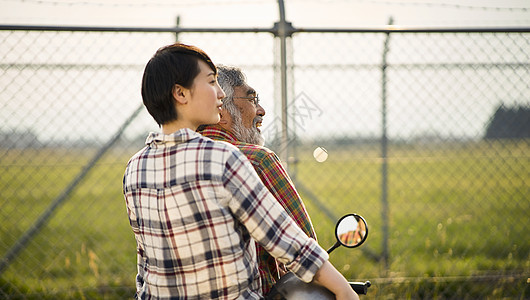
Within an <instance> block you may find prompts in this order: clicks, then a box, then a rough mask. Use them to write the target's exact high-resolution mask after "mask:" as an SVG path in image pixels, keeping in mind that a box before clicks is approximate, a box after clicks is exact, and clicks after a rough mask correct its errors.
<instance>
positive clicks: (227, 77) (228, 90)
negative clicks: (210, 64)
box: [217, 65, 247, 116]
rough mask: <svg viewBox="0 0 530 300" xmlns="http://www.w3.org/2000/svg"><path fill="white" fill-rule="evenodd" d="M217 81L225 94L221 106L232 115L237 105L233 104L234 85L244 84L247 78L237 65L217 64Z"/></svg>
mask: <svg viewBox="0 0 530 300" xmlns="http://www.w3.org/2000/svg"><path fill="white" fill-rule="evenodd" d="M217 81H218V82H219V85H220V86H221V88H222V89H223V91H224V92H225V94H226V97H225V98H224V99H223V108H224V109H226V110H227V111H228V112H229V113H230V115H232V116H233V115H234V112H235V111H237V107H236V106H235V105H234V87H236V86H242V85H244V84H245V83H246V82H247V78H246V76H245V74H243V72H242V71H241V69H240V68H238V67H233V66H225V65H218V66H217Z"/></svg>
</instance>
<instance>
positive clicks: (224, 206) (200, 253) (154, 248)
mask: <svg viewBox="0 0 530 300" xmlns="http://www.w3.org/2000/svg"><path fill="white" fill-rule="evenodd" d="M146 143H147V147H145V148H144V149H142V150H141V151H139V152H138V153H137V154H135V155H134V156H133V157H132V158H131V160H130V161H129V163H128V165H127V169H126V171H125V176H124V179H123V189H124V195H125V200H126V204H127V212H128V214H129V221H130V223H131V226H132V228H133V231H134V234H135V238H136V241H137V248H138V249H137V254H138V274H137V280H136V285H137V296H138V297H139V298H140V299H148V298H149V299H151V298H156V299H180V298H186V299H211V298H221V299H236V298H239V299H259V298H260V297H261V283H260V280H259V272H258V264H257V259H256V249H255V246H254V242H253V240H252V239H254V240H256V241H257V242H258V243H259V244H261V245H262V246H263V247H264V248H265V249H266V250H267V251H269V252H270V253H271V254H272V255H274V256H275V257H276V258H277V259H278V260H279V261H281V262H282V263H284V264H286V266H287V268H288V269H290V270H291V271H293V273H295V274H296V275H297V276H299V277H300V278H301V279H302V280H304V281H306V282H309V281H311V280H312V279H313V276H314V274H315V273H316V271H317V270H318V269H319V268H320V266H321V265H322V264H323V263H324V261H325V260H327V259H328V255H327V253H326V251H325V250H323V249H322V248H321V247H320V246H318V244H317V243H316V241H315V240H314V239H311V238H308V237H307V235H306V234H305V233H304V232H303V231H302V230H301V229H300V228H299V227H298V226H297V225H296V224H295V223H294V222H293V220H292V219H291V218H290V217H289V216H288V214H287V213H286V212H285V210H284V209H283V208H282V207H281V206H280V204H278V202H277V201H276V200H275V199H274V197H273V196H272V195H271V194H270V192H269V191H268V190H267V188H266V187H265V186H264V185H263V184H262V183H261V181H260V179H259V177H258V175H257V174H256V172H255V171H254V169H253V168H252V166H251V164H250V163H249V161H248V160H247V158H246V157H245V156H244V155H243V154H242V153H241V152H239V151H238V150H237V148H236V147H234V146H232V145H230V144H228V143H223V142H216V141H213V140H211V139H209V138H205V137H203V136H201V135H200V134H198V133H196V132H194V131H192V130H190V129H182V130H179V131H177V132H175V133H173V134H170V135H163V134H154V133H152V134H150V135H149V137H148V138H147V141H146Z"/></svg>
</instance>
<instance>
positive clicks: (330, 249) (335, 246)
mask: <svg viewBox="0 0 530 300" xmlns="http://www.w3.org/2000/svg"><path fill="white" fill-rule="evenodd" d="M339 246H340V242H339V241H337V242H336V243H335V245H333V246H331V248H329V249H328V251H327V252H328V254H330V253H331V251H333V250H335V249H336V248H337V247H339Z"/></svg>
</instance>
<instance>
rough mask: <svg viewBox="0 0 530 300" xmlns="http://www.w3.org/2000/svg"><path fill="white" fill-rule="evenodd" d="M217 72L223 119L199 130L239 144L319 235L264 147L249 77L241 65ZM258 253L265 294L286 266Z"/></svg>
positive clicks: (292, 211) (306, 227) (303, 224)
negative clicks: (222, 95) (222, 94)
mask: <svg viewBox="0 0 530 300" xmlns="http://www.w3.org/2000/svg"><path fill="white" fill-rule="evenodd" d="M218 74H219V75H218V76H219V77H218V81H219V84H220V86H221V88H222V89H223V91H224V92H225V94H226V97H225V98H224V99H223V106H222V112H221V119H220V121H219V123H217V124H215V125H207V126H201V127H199V129H198V131H199V132H200V133H201V134H202V135H204V136H206V137H209V138H212V139H214V140H219V141H225V142H229V143H231V144H233V145H235V146H236V147H238V148H239V150H240V151H241V152H242V153H243V154H245V156H246V157H247V158H248V159H249V160H250V162H251V163H252V165H253V166H254V169H255V170H256V172H257V173H258V175H259V177H260V178H261V180H262V182H263V183H264V184H265V186H266V187H267V188H268V189H269V191H270V192H271V193H272V194H273V195H274V196H275V198H276V199H277V200H278V202H279V203H280V204H281V205H282V206H283V208H284V209H285V210H286V211H287V212H288V213H289V215H290V216H291V218H292V219H293V220H294V221H295V222H296V223H297V224H298V226H300V228H301V229H302V230H303V231H304V232H305V233H306V234H307V235H308V236H309V237H312V238H314V239H316V234H315V231H314V229H313V225H312V224H311V219H310V218H309V215H308V214H307V211H306V209H305V206H304V203H303V202H302V199H301V198H300V195H299V194H298V192H297V191H296V189H295V187H294V185H293V182H292V181H291V179H290V177H289V175H288V174H287V172H286V171H285V169H284V167H283V166H282V164H281V162H280V159H279V158H278V156H277V155H276V154H275V153H274V152H273V151H271V150H270V149H268V148H265V147H263V144H264V139H263V137H262V135H261V132H260V130H259V129H258V127H260V126H261V122H262V120H263V116H264V115H265V110H264V109H263V107H261V106H260V104H259V98H258V95H257V93H256V91H255V90H254V89H253V88H252V87H250V86H249V85H248V84H247V83H246V77H245V75H244V74H243V73H242V71H241V70H240V69H239V68H236V67H228V66H218ZM258 257H259V267H260V273H261V276H262V280H263V292H264V294H266V293H267V292H268V291H269V290H270V288H271V287H272V285H273V284H274V283H275V282H276V280H277V279H278V278H279V271H280V270H282V271H283V266H279V265H278V264H277V263H276V260H275V259H274V258H273V257H272V256H271V255H269V254H268V253H267V252H266V251H265V250H264V249H263V248H261V247H258Z"/></svg>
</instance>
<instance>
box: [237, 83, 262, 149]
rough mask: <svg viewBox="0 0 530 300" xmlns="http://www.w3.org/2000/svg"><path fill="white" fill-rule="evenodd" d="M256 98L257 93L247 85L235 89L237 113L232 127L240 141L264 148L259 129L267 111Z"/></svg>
mask: <svg viewBox="0 0 530 300" xmlns="http://www.w3.org/2000/svg"><path fill="white" fill-rule="evenodd" d="M255 96H257V93H256V91H255V90H254V89H253V88H251V87H250V86H248V85H247V84H244V85H242V86H236V87H234V105H235V106H236V108H237V111H236V112H235V113H234V114H235V115H232V116H231V117H232V124H231V126H230V127H231V129H232V132H233V133H234V135H235V136H236V138H237V139H238V141H241V142H245V143H249V144H256V145H261V146H263V144H264V139H263V137H262V136H261V132H260V130H259V129H258V128H259V127H261V122H262V121H263V116H265V109H263V107H261V105H259V103H257V101H256V99H255V98H254V97H255ZM238 115H239V116H238Z"/></svg>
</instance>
